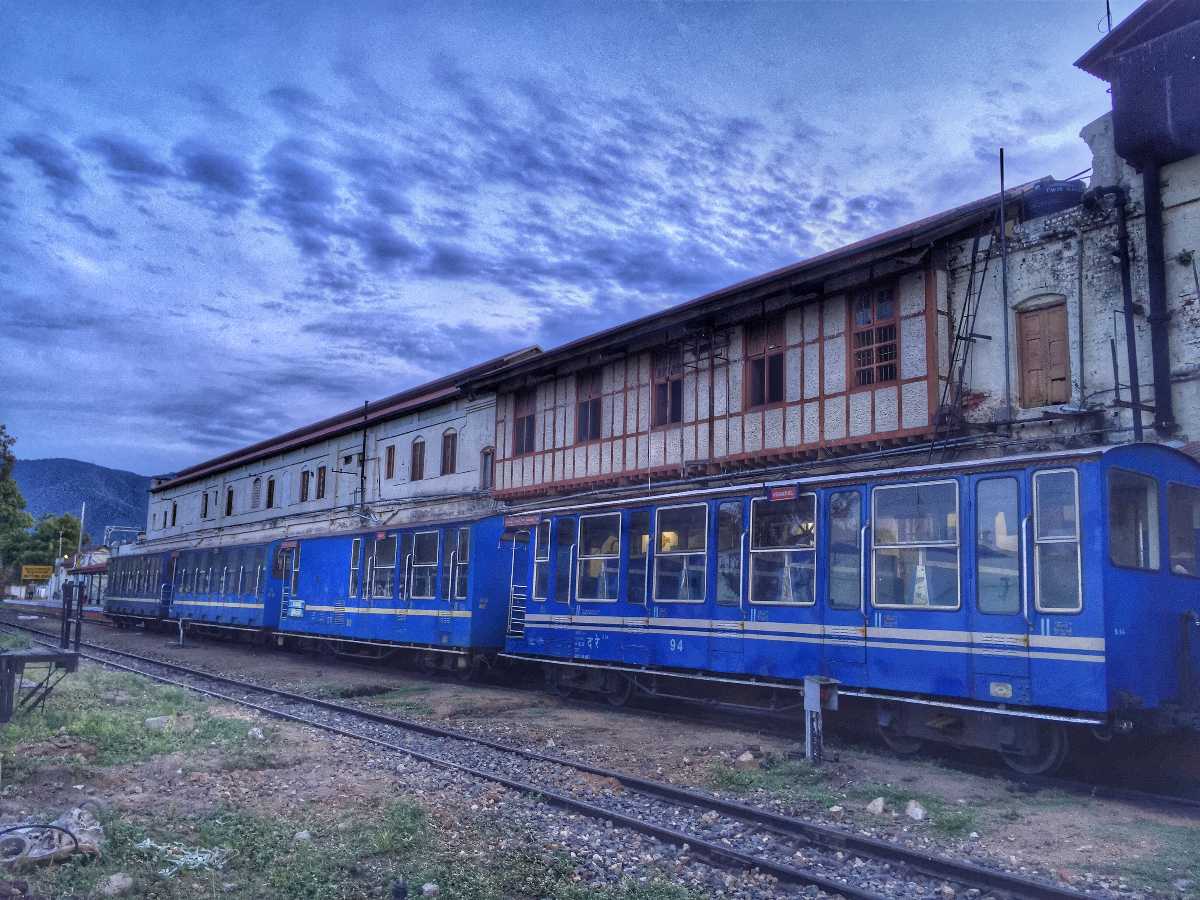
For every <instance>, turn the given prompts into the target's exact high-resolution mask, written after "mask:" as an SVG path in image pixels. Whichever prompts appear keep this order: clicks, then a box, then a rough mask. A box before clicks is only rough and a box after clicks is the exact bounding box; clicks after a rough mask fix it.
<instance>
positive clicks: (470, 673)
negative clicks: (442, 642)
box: [454, 659, 479, 684]
mask: <svg viewBox="0 0 1200 900" xmlns="http://www.w3.org/2000/svg"><path fill="white" fill-rule="evenodd" d="M454 677H455V679H457V680H458V681H461V682H462V683H463V684H467V683H469V682H472V681H475V680H477V679H478V678H479V663H478V661H477V660H473V659H469V660H467V664H466V665H465V666H455V667H454Z"/></svg>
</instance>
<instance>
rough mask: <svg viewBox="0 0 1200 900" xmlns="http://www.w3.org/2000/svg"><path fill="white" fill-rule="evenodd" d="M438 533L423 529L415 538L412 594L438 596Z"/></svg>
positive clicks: (415, 598)
mask: <svg viewBox="0 0 1200 900" xmlns="http://www.w3.org/2000/svg"><path fill="white" fill-rule="evenodd" d="M437 569H438V535H437V532H436V531H422V532H420V533H418V534H417V535H416V536H415V537H414V539H413V560H412V596H413V599H414V600H432V599H433V598H434V597H436V596H437Z"/></svg>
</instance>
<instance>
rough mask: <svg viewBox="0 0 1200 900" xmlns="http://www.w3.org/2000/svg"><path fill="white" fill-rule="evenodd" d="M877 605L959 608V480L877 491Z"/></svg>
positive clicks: (875, 502)
mask: <svg viewBox="0 0 1200 900" xmlns="http://www.w3.org/2000/svg"><path fill="white" fill-rule="evenodd" d="M872 496H873V499H874V504H875V511H874V515H873V516H872V519H873V520H874V526H873V528H874V531H873V534H874V558H875V594H874V604H875V606H900V607H920V608H941V609H956V608H957V607H958V485H957V484H955V483H954V482H938V483H934V484H906V485H900V486H898V487H877V488H875V490H874V492H873V495H872Z"/></svg>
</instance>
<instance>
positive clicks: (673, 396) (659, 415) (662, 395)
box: [651, 350, 683, 428]
mask: <svg viewBox="0 0 1200 900" xmlns="http://www.w3.org/2000/svg"><path fill="white" fill-rule="evenodd" d="M653 369H654V371H653V376H654V395H653V398H652V401H653V402H652V403H651V412H652V421H653V424H654V427H655V428H658V427H660V426H662V425H674V424H676V423H678V422H682V421H683V351H682V350H670V351H668V350H663V351H660V352H658V353H655V354H654V364H653Z"/></svg>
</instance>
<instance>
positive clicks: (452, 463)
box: [442, 428, 458, 475]
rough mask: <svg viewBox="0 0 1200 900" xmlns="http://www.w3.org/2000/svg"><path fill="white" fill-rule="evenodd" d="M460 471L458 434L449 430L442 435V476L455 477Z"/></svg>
mask: <svg viewBox="0 0 1200 900" xmlns="http://www.w3.org/2000/svg"><path fill="white" fill-rule="evenodd" d="M456 471H458V432H457V431H455V430H454V429H453V428H447V429H446V430H445V431H444V432H443V433H442V474H443V475H453V474H454V473H455V472H456Z"/></svg>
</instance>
